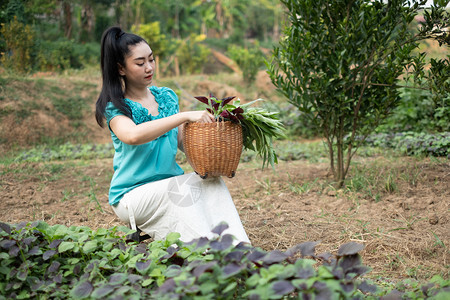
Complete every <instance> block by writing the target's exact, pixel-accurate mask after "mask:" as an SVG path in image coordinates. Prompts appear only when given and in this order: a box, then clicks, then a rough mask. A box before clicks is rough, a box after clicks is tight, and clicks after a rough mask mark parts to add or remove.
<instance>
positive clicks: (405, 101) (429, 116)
mask: <svg viewBox="0 0 450 300" xmlns="http://www.w3.org/2000/svg"><path fill="white" fill-rule="evenodd" d="M400 97H401V99H400V102H399V105H398V106H397V107H396V108H395V109H394V110H393V111H392V114H391V115H390V116H389V117H388V118H387V119H386V121H385V122H384V124H383V125H380V126H378V128H377V130H376V131H377V132H380V133H381V132H384V133H391V132H404V131H414V132H443V131H450V122H448V120H450V95H447V97H442V98H441V101H440V102H441V103H440V105H435V103H434V101H433V99H432V97H431V94H430V92H429V91H425V90H420V89H413V88H407V89H401V94H400Z"/></svg>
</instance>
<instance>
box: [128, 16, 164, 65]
mask: <svg viewBox="0 0 450 300" xmlns="http://www.w3.org/2000/svg"><path fill="white" fill-rule="evenodd" d="M131 31H132V32H135V33H136V34H138V35H140V36H142V37H143V38H144V39H146V40H147V41H148V42H149V44H150V46H151V47H152V50H153V51H154V54H156V55H158V57H160V58H163V57H164V55H165V54H167V50H168V48H169V40H168V39H167V37H166V35H165V34H162V33H161V27H160V25H159V22H158V21H157V22H152V23H148V24H141V25H139V27H137V26H133V27H131Z"/></svg>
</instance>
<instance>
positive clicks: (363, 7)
mask: <svg viewBox="0 0 450 300" xmlns="http://www.w3.org/2000/svg"><path fill="white" fill-rule="evenodd" d="M282 2H283V4H284V5H285V6H286V7H287V10H288V15H289V18H290V22H291V24H290V26H289V27H287V28H286V30H285V37H284V38H283V39H282V40H281V41H280V44H279V46H278V47H275V48H274V53H273V61H272V62H271V63H270V64H267V65H268V73H269V75H270V77H271V79H272V81H273V83H274V84H275V86H276V87H277V88H278V89H279V90H280V91H281V92H282V93H283V94H284V95H285V96H286V97H287V98H288V101H289V102H291V103H292V104H294V105H295V106H296V107H297V108H298V109H299V110H300V111H302V112H303V113H304V114H303V115H304V116H306V117H308V118H309V119H310V121H311V122H312V123H313V124H314V127H316V128H317V130H318V132H320V133H321V134H323V136H324V138H325V140H326V143H327V146H328V151H329V158H330V166H331V170H332V172H333V175H334V179H335V182H336V185H337V186H338V187H341V186H342V185H343V184H344V180H345V177H346V175H347V172H348V169H349V166H350V161H351V159H352V157H353V155H354V154H355V152H356V150H357V149H358V146H359V143H360V142H361V139H360V137H361V136H362V137H363V139H364V138H365V137H366V136H367V135H368V134H369V133H371V132H372V131H373V130H374V129H375V127H376V126H377V125H378V124H379V123H380V122H381V121H382V120H383V119H385V118H386V116H387V115H388V114H389V113H390V111H391V110H392V109H393V108H395V107H396V105H397V103H398V102H399V99H400V96H399V85H400V81H401V76H402V74H404V72H405V70H407V69H411V66H416V67H417V69H416V70H414V71H415V75H416V77H424V76H425V72H423V65H420V64H414V62H415V61H416V62H418V61H419V60H417V59H416V60H415V59H414V50H415V49H417V48H418V46H419V44H418V42H419V41H420V40H422V39H425V38H437V37H440V39H441V41H445V39H446V38H447V39H448V33H445V32H444V31H443V30H442V28H443V27H446V26H448V22H449V21H448V13H445V11H444V10H443V9H441V8H436V7H433V8H432V13H430V14H426V15H425V18H426V22H425V24H424V25H423V26H422V28H421V29H420V30H419V31H417V30H416V32H414V31H411V30H410V28H411V27H410V25H411V24H412V23H413V21H414V18H415V16H416V15H417V14H418V13H419V10H420V9H421V5H424V4H425V2H426V1H420V3H418V2H417V1H413V5H412V6H411V5H409V2H411V1H405V0H392V1H387V3H385V2H386V1H382V0H334V1H328V0H302V1H296V0H282ZM447 2H448V1H447ZM445 14H446V15H445ZM446 34H447V35H446ZM447 65H448V64H447Z"/></svg>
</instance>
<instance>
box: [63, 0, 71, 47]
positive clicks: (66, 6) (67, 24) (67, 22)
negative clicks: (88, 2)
mask: <svg viewBox="0 0 450 300" xmlns="http://www.w3.org/2000/svg"><path fill="white" fill-rule="evenodd" d="M62 5H63V13H64V36H65V37H66V38H68V39H70V36H71V35H72V6H71V5H70V2H69V1H63V3H62Z"/></svg>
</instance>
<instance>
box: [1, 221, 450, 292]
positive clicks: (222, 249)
mask: <svg viewBox="0 0 450 300" xmlns="http://www.w3.org/2000/svg"><path fill="white" fill-rule="evenodd" d="M227 228H228V225H226V224H224V223H222V224H219V225H218V226H217V227H216V228H214V229H213V233H214V234H215V237H214V238H212V239H207V238H200V239H197V240H194V241H192V242H190V243H183V242H181V241H180V240H179V237H180V235H179V234H178V233H171V234H169V235H168V236H167V238H166V239H165V240H162V241H153V242H151V243H148V244H147V243H139V244H138V243H135V242H133V241H130V240H127V239H126V236H127V235H129V234H130V233H132V232H133V231H132V230H130V229H128V228H126V227H114V228H111V229H103V228H101V229H98V230H96V231H93V230H91V229H90V228H88V227H76V226H71V227H65V226H63V225H54V226H50V225H48V224H47V223H45V222H42V221H38V222H34V223H25V222H24V223H20V224H15V225H11V224H5V223H0V258H1V260H0V299H23V298H39V299H67V298H69V299H99V298H101V299H217V298H220V299H286V298H294V299H349V298H352V299H362V298H366V299H379V298H380V297H381V296H384V295H390V296H393V295H395V296H399V297H402V296H405V297H406V296H407V297H409V298H429V297H434V298H435V299H444V298H445V296H448V295H449V293H450V292H449V289H450V281H449V280H444V279H442V278H440V277H435V278H433V280H432V281H431V282H430V283H429V284H427V285H424V286H419V285H416V286H415V287H414V290H412V291H400V290H401V289H400V290H398V289H392V291H390V290H387V289H382V288H379V287H377V286H376V285H373V284H371V283H370V282H369V281H368V280H365V279H364V278H363V277H362V276H363V275H364V274H366V273H367V272H368V271H369V268H368V267H366V266H364V265H363V264H362V262H361V256H360V255H359V252H361V251H362V250H363V248H364V246H363V245H362V244H358V243H354V242H350V243H346V244H344V245H342V246H341V247H339V249H338V251H337V254H335V255H332V254H331V253H322V254H318V255H317V254H316V253H315V247H316V245H317V244H318V242H304V243H302V244H299V245H296V246H294V247H292V248H290V249H288V250H287V251H284V252H283V251H279V250H273V251H270V252H267V251H264V250H262V249H260V248H257V247H252V246H251V245H250V244H247V243H239V244H237V245H235V243H234V238H233V236H231V235H228V234H223V232H224V230H226V229H227ZM119 233H122V235H119ZM439 297H441V298H439Z"/></svg>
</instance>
